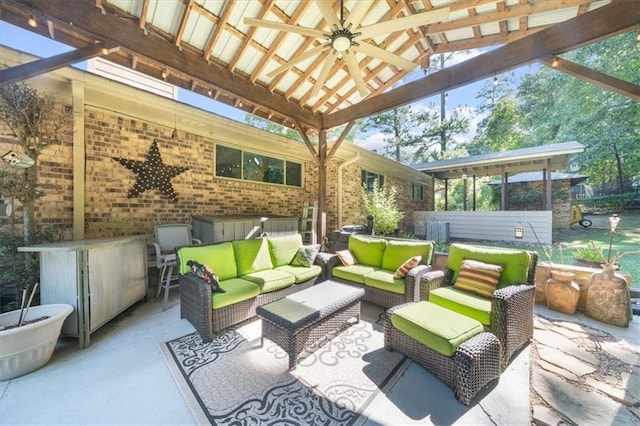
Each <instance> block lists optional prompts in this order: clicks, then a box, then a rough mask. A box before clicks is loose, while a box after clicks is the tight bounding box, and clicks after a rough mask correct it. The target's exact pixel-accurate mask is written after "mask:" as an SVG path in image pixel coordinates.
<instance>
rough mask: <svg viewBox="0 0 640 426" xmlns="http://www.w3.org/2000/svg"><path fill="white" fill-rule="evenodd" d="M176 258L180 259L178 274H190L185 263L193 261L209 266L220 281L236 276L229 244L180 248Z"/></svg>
mask: <svg viewBox="0 0 640 426" xmlns="http://www.w3.org/2000/svg"><path fill="white" fill-rule="evenodd" d="M178 257H179V259H180V273H181V274H183V275H186V274H188V273H189V272H191V268H190V267H189V266H188V265H187V262H188V261H190V260H195V261H197V262H199V263H202V264H204V265H207V266H209V267H210V268H211V270H212V271H213V272H214V273H215V274H216V275H217V276H218V279H219V280H220V281H224V280H228V279H230V278H236V277H237V276H238V270H237V267H236V259H235V256H234V253H233V245H232V244H231V243H230V242H227V243H220V244H207V245H200V246H189V247H180V248H179V249H178Z"/></svg>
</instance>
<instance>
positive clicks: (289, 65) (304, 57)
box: [267, 44, 328, 77]
mask: <svg viewBox="0 0 640 426" xmlns="http://www.w3.org/2000/svg"><path fill="white" fill-rule="evenodd" d="M327 47H328V45H327V44H323V45H321V46H316V47H314V48H313V49H309V50H307V51H306V52H304V53H303V54H302V55H299V56H296V57H295V58H292V59H290V60H288V61H287V63H286V64H283V65H280V66H279V67H278V68H276V69H274V70H273V71H271V72H269V74H267V76H268V77H275V76H276V75H278V74H280V73H281V72H284V71H286V70H288V69H289V68H293V67H294V66H296V65H298V64H299V63H300V62H304V61H306V60H307V59H309V58H313V57H314V56H316V55H318V54H319V53H321V52H322V51H323V50H326V49H327Z"/></svg>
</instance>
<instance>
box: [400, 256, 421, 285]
mask: <svg viewBox="0 0 640 426" xmlns="http://www.w3.org/2000/svg"><path fill="white" fill-rule="evenodd" d="M421 260H422V256H413V257H412V258H410V259H407V261H406V262H404V263H403V264H402V265H400V266H398V269H396V272H395V274H393V278H395V279H397V280H398V279H400V278H404V277H406V276H407V272H409V271H410V270H412V269H413V268H415V267H416V266H418V264H420V261H421Z"/></svg>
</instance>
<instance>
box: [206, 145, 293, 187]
mask: <svg viewBox="0 0 640 426" xmlns="http://www.w3.org/2000/svg"><path fill="white" fill-rule="evenodd" d="M216 176H220V177H227V178H232V179H242V180H251V181H255V182H267V183H275V184H279V185H288V186H298V187H301V186H302V164H300V163H295V162H293V161H287V160H281V159H279V158H273V157H267V156H266V155H262V154H255V153H252V152H249V151H243V150H241V149H235V148H228V147H226V146H221V145H217V146H216Z"/></svg>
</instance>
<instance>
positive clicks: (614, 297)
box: [584, 267, 633, 327]
mask: <svg viewBox="0 0 640 426" xmlns="http://www.w3.org/2000/svg"><path fill="white" fill-rule="evenodd" d="M584 313H585V314H586V315H587V316H589V317H591V318H593V319H596V320H598V321H602V322H605V323H607V324H612V325H617V326H620V327H628V326H629V321H631V317H632V315H633V312H632V310H631V300H630V295H629V286H628V285H627V281H626V280H625V279H624V277H622V276H621V275H619V274H617V273H616V270H615V268H607V267H605V268H604V269H603V270H602V272H596V273H594V274H593V275H591V278H590V279H589V284H588V287H587V301H586V304H585V311H584Z"/></svg>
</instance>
